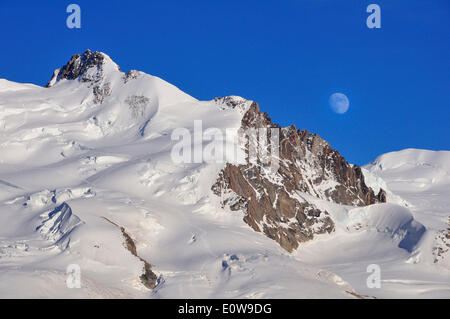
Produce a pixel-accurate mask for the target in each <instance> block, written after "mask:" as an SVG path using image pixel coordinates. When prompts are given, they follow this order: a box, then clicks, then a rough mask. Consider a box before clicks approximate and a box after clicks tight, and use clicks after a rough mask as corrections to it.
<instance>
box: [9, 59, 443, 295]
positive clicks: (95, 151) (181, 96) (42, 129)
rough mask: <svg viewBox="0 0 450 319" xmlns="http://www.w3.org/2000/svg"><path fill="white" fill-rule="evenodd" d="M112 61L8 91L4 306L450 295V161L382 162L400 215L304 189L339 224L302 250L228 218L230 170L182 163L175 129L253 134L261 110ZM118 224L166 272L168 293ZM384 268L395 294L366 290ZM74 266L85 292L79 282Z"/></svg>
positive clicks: (411, 157) (385, 288)
mask: <svg viewBox="0 0 450 319" xmlns="http://www.w3.org/2000/svg"><path fill="white" fill-rule="evenodd" d="M102 55H103V57H104V62H103V63H102V65H101V68H99V69H98V68H97V69H96V68H90V69H89V70H88V71H87V72H86V74H84V76H85V77H86V78H87V80H86V81H81V80H79V79H78V80H67V79H59V78H58V74H60V72H61V71H57V72H55V77H54V78H53V79H52V81H51V82H50V87H49V88H43V87H38V86H34V85H30V84H19V83H13V82H9V81H7V80H0V297H1V298H6V297H8V298H10V297H18V298H29V297H34V298H36V297H37V298H54V297H60V298H80V297H91V298H174V297H175V298H186V297H188V298H200V297H202V298H237V297H244V298H274V297H275V298H319V297H322V298H354V297H355V296H357V295H367V296H376V297H405V296H406V297H407V296H415V297H429V296H437V297H448V296H449V295H450V282H449V278H450V277H449V272H448V267H446V265H447V264H446V260H448V258H447V259H443V261H442V262H439V263H434V262H433V257H432V248H433V245H434V236H435V234H436V233H437V232H438V231H439V230H441V229H443V228H444V226H445V222H446V220H445V217H446V216H448V215H449V214H448V210H446V209H445V207H446V205H447V202H448V199H449V198H450V196H448V195H449V194H448V190H449V187H448V183H449V182H450V178H449V177H448V173H447V172H448V164H449V162H450V158H449V155H448V153H449V152H443V153H435V152H432V153H430V154H429V155H427V156H425V155H423V157H422V156H419V155H418V154H419V153H420V154H422V153H421V152H423V154H425V153H426V152H425V151H408V152H411V153H408V154H406V155H405V156H404V157H401V156H400V157H399V156H397V153H393V154H387V155H384V156H382V157H381V158H379V159H377V161H375V162H374V163H372V164H371V165H369V166H367V167H366V169H367V174H371V176H372V183H373V184H377V183H378V184H377V185H383V186H388V188H389V189H390V192H389V193H388V195H389V196H390V197H389V198H390V199H391V200H390V202H391V203H390V204H379V205H374V206H370V207H364V208H355V207H350V206H341V205H337V204H334V203H331V202H327V201H324V200H320V199H317V198H313V197H312V196H309V195H307V194H301V193H299V196H304V197H305V198H306V197H308V196H309V197H308V200H310V201H314V203H316V204H317V205H318V206H319V207H324V208H325V209H327V210H328V211H329V212H330V214H331V215H332V217H333V219H334V220H335V221H336V225H337V229H336V232H335V233H334V234H332V235H328V236H323V237H320V238H318V240H315V241H313V242H310V243H307V244H305V245H303V246H300V248H299V249H298V250H297V251H296V252H295V253H293V254H288V253H287V252H286V251H285V250H283V249H282V248H281V247H280V246H279V245H278V244H277V243H276V242H275V241H273V240H271V239H269V238H267V237H265V236H264V235H262V234H261V233H257V232H254V231H253V230H252V229H251V228H250V227H249V226H248V225H247V224H245V223H244V221H243V220H242V218H243V216H242V214H241V213H237V212H231V211H228V210H225V209H222V208H221V205H220V198H218V197H216V196H215V195H214V194H212V192H211V185H212V184H213V183H214V181H215V180H216V179H217V175H218V173H219V171H220V170H221V169H222V168H223V166H224V163H207V162H202V163H191V164H177V163H175V162H174V161H173V160H172V157H171V150H172V148H173V146H174V145H175V143H177V141H175V140H172V138H171V134H172V132H173V130H174V129H176V128H186V129H188V130H189V131H191V132H193V131H194V120H197V119H202V120H203V122H202V125H203V129H204V130H205V129H207V128H219V129H220V130H225V129H230V128H231V129H233V130H235V131H237V129H238V128H239V127H240V122H241V119H242V116H243V113H244V112H245V109H246V107H248V106H249V104H250V103H251V101H247V100H245V99H242V98H239V97H232V99H234V100H235V101H236V102H237V103H238V104H239V105H241V107H240V108H228V107H226V106H224V105H223V104H221V103H219V102H217V101H215V100H211V101H198V100H197V99H195V98H193V97H191V96H189V95H187V94H185V93H183V92H182V91H181V90H179V89H178V88H176V87H174V86H172V85H171V84H169V83H167V82H165V81H163V80H161V79H159V78H157V77H154V76H150V75H147V74H144V73H142V72H138V71H132V72H128V73H123V72H121V71H120V69H119V68H118V66H117V65H116V64H115V63H114V62H113V61H112V60H111V59H110V58H109V57H108V56H107V55H105V54H102ZM193 142H194V141H192V143H193ZM210 143H212V141H203V146H204V147H205V146H206V145H208V144H210ZM399 153H401V152H399ZM425 162H426V163H427V165H425ZM400 163H403V164H402V165H400ZM419 163H421V164H419ZM397 164H398V165H400V166H396V165H397ZM428 164H429V166H428ZM446 165H447V166H446ZM381 168H382V169H381ZM365 173H366V172H365ZM383 180H384V181H383ZM383 183H386V184H387V185H385V184H383ZM420 185H423V186H420ZM406 203H408V204H409V203H410V205H413V206H406ZM397 204H400V205H397ZM447 207H448V205H447ZM116 225H119V226H120V227H123V228H124V229H126V232H127V234H129V236H130V237H131V238H132V239H133V241H134V243H135V244H136V250H137V254H138V255H139V257H140V258H142V259H143V260H145V261H147V262H148V263H150V264H151V265H152V270H153V271H154V273H155V274H156V275H157V276H158V282H157V286H156V287H155V288H154V289H153V290H149V289H148V288H146V287H145V286H144V285H143V284H142V282H141V281H140V279H139V277H140V275H141V274H142V272H143V267H144V262H143V261H142V260H141V259H139V258H137V257H136V256H134V255H133V254H131V253H130V251H129V250H128V249H127V247H126V245H125V240H124V237H123V236H122V233H121V231H120V229H119V228H118V227H116ZM402 243H403V244H402ZM371 263H377V264H380V266H381V269H382V280H383V281H382V288H381V289H370V288H368V287H367V285H366V278H367V276H368V274H367V272H366V267H367V265H368V264H371ZM71 264H77V265H79V266H80V268H81V288H80V289H76V288H75V289H69V288H68V287H67V286H66V279H67V274H66V269H67V267H68V266H69V265H71Z"/></svg>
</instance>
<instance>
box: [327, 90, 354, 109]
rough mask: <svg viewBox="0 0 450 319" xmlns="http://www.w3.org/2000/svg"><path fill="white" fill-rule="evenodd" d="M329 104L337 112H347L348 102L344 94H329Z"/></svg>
mask: <svg viewBox="0 0 450 319" xmlns="http://www.w3.org/2000/svg"><path fill="white" fill-rule="evenodd" d="M329 102H330V106H331V109H332V110H333V111H334V112H336V113H339V114H344V113H345V112H347V110H348V107H349V105H350V102H349V101H348V98H347V96H346V95H345V94H342V93H333V94H331V96H330V100H329Z"/></svg>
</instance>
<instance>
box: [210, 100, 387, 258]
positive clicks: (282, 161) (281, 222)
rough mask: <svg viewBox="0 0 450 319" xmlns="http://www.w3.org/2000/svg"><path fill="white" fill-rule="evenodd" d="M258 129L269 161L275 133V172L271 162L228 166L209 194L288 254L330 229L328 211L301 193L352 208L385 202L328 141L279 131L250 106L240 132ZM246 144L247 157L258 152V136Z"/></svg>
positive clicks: (237, 103) (288, 129)
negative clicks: (262, 133)
mask: <svg viewBox="0 0 450 319" xmlns="http://www.w3.org/2000/svg"><path fill="white" fill-rule="evenodd" d="M216 103H220V104H226V105H228V106H229V107H230V108H235V107H239V106H240V105H242V100H239V101H235V100H233V99H232V98H231V99H230V98H220V99H216ZM260 128H263V129H268V130H267V131H266V132H267V133H266V134H267V137H265V136H264V139H263V146H262V147H264V148H266V150H267V154H269V155H268V156H269V157H270V158H271V160H272V161H273V160H276V158H275V156H277V155H276V154H271V153H270V149H271V143H272V142H271V134H272V133H271V130H270V129H272V128H275V129H279V131H278V132H279V162H278V163H279V166H278V167H277V169H276V170H275V171H274V170H271V169H270V161H267V159H261V158H257V160H256V162H254V161H253V162H252V161H247V163H246V164H240V165H234V164H230V163H227V164H226V167H225V168H224V169H223V170H222V171H221V172H220V174H219V177H218V180H217V182H216V183H215V184H214V185H213V186H212V190H213V192H214V193H215V194H216V195H218V196H220V197H221V202H222V205H223V206H228V207H230V209H231V210H234V211H238V210H240V211H244V213H245V217H244V221H245V222H246V223H247V224H249V225H250V226H251V227H252V228H253V229H254V230H255V231H258V232H263V233H264V234H265V235H266V236H268V237H269V238H272V239H274V240H276V241H277V242H278V243H279V244H280V245H281V246H282V247H283V248H284V249H286V250H287V251H289V252H291V251H292V250H294V249H296V248H297V247H298V245H299V243H302V242H305V241H308V240H311V239H313V238H314V235H316V234H324V233H331V232H332V231H333V230H334V222H333V221H332V219H331V218H330V216H329V214H328V212H327V211H324V210H320V209H319V208H317V207H316V206H315V205H314V204H313V203H311V202H310V201H308V200H307V199H306V196H304V195H302V194H304V193H306V194H309V195H313V196H315V197H318V198H320V199H324V200H329V201H333V202H335V203H339V204H345V205H354V206H364V205H370V204H374V203H378V202H385V201H386V194H385V192H384V190H380V192H379V193H378V194H377V195H375V194H374V192H373V190H372V189H371V188H369V187H367V186H366V184H365V182H364V176H363V174H362V171H361V169H360V167H358V166H356V165H351V164H349V163H347V161H346V160H345V159H344V158H343V157H342V156H341V155H340V154H339V152H338V151H336V150H333V149H332V148H331V146H330V145H329V144H328V142H326V141H325V140H323V139H322V138H320V137H319V136H318V135H316V134H311V133H309V132H307V131H306V130H297V129H296V128H295V126H290V127H285V128H281V127H279V126H278V125H276V124H274V123H272V121H271V120H270V118H269V116H268V115H267V114H266V113H263V112H261V111H260V110H259V106H258V104H257V103H255V102H253V103H251V105H250V107H249V108H248V110H247V111H246V113H245V114H244V117H243V119H242V122H241V130H242V131H243V132H246V131H247V132H248V130H251V129H260ZM264 140H266V141H265V142H264ZM245 143H246V145H245V147H244V148H245V151H246V153H247V154H248V150H249V149H250V148H252V147H253V148H258V147H261V145H260V144H261V136H260V138H259V140H256V141H255V140H252V139H248V140H247V141H246V142H245ZM255 144H258V145H255Z"/></svg>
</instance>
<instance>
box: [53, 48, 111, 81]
mask: <svg viewBox="0 0 450 319" xmlns="http://www.w3.org/2000/svg"><path fill="white" fill-rule="evenodd" d="M107 62H109V63H111V64H113V65H114V68H116V69H117V70H120V68H119V67H118V66H117V65H116V64H115V63H114V62H113V61H112V60H111V59H110V58H109V57H108V56H107V55H106V54H104V53H102V52H98V51H95V52H92V51H91V50H89V49H88V50H86V52H84V53H83V54H74V55H72V57H71V58H70V60H69V62H67V64H66V65H64V66H63V67H62V68H60V69H57V70H55V72H54V73H53V76H52V79H51V80H50V82H49V83H48V84H47V85H46V87H51V86H53V85H54V84H55V83H56V82H58V81H59V80H62V79H66V80H77V79H78V80H79V81H81V82H92V81H96V82H99V81H100V79H101V77H102V76H103V71H104V65H105V63H107Z"/></svg>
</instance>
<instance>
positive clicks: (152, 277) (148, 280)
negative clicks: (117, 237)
mask: <svg viewBox="0 0 450 319" xmlns="http://www.w3.org/2000/svg"><path fill="white" fill-rule="evenodd" d="M103 218H104V219H105V220H106V221H108V222H109V223H111V224H113V225H114V226H116V227H118V228H120V231H121V232H122V236H123V238H124V239H125V243H124V245H125V248H126V249H127V250H128V251H129V252H130V253H131V254H132V255H133V256H135V257H137V258H139V260H140V261H142V262H143V263H144V269H143V273H142V275H141V276H139V279H140V280H141V282H142V284H143V285H144V286H145V287H147V288H148V289H153V288H155V287H156V284H157V283H158V277H157V276H156V274H155V273H154V272H153V271H152V265H151V264H150V263H148V262H147V261H146V260H145V259H143V258H142V257H140V256H139V255H138V254H137V250H136V244H135V242H134V240H133V239H132V238H131V236H130V235H129V234H128V233H127V231H126V230H125V228H123V227H122V226H119V225H117V224H116V223H114V222H113V221H111V220H109V219H108V218H106V217H103Z"/></svg>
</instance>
